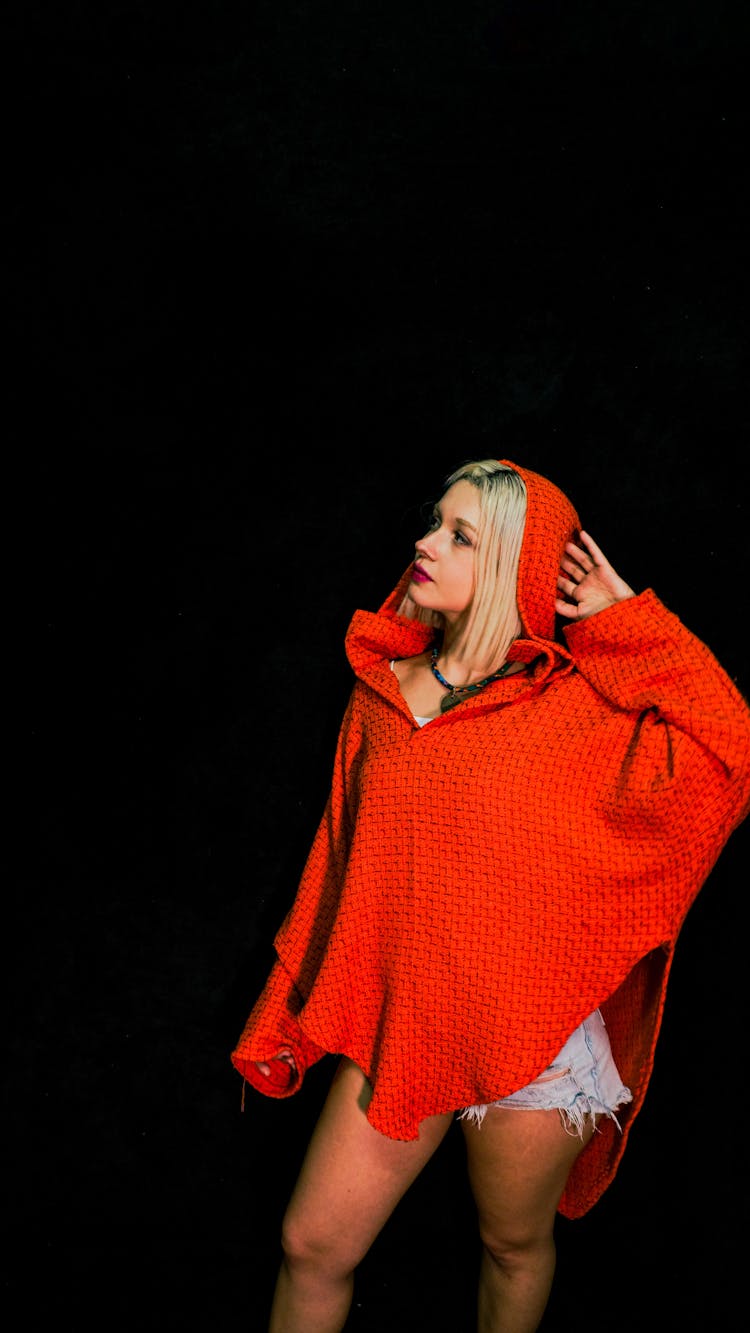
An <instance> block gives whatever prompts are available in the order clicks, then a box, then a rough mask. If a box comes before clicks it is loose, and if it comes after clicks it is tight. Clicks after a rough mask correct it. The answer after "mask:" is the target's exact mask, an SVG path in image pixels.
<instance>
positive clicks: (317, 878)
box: [232, 460, 750, 1333]
mask: <svg viewBox="0 0 750 1333" xmlns="http://www.w3.org/2000/svg"><path fill="white" fill-rule="evenodd" d="M346 649H347V654H348V658H349V661H350V664H351V667H352V669H353V672H354V675H355V682H354V687H353V691H352V694H351V697H350V700H349V703H348V707H347V709H346V713H345V716H344V719H343V722H342V726H341V731H340V735H339V740H338V746H337V752H336V758H335V765H334V772H333V778H332V784H331V791H330V795H329V799H328V802H327V805H326V809H325V812H324V814H323V818H322V820H321V823H320V825H319V828H318V831H317V834H316V836H315V839H314V842H313V846H312V848H311V850H310V853H309V857H308V860H307V864H306V867H305V870H304V873H303V876H302V880H301V883H300V886H299V889H298V893H297V897H296V899H295V902H294V904H293V906H292V908H291V910H290V911H289V913H288V915H287V917H286V919H285V921H284V922H283V924H282V926H281V929H280V930H279V932H278V934H277V936H276V939H275V948H276V953H277V961H276V963H275V965H274V968H273V970H272V973H271V975H270V977H269V980H268V983H267V985H266V987H265V989H264V991H263V993H262V995H261V997H260V998H259V1000H258V1001H257V1003H256V1005H255V1007H254V1009H253V1011H252V1013H251V1015H250V1017H249V1019H248V1022H247V1024H246V1026H245V1029H244V1032H243V1034H242V1036H241V1038H240V1041H239V1042H238V1044H237V1047H236V1049H235V1050H234V1052H233V1054H232V1060H233V1063H234V1065H235V1067H236V1068H237V1069H238V1070H239V1071H240V1072H241V1073H242V1075H243V1078H244V1079H245V1080H247V1081H248V1082H249V1083H251V1084H252V1085H253V1086H254V1087H255V1088H257V1089H259V1090H260V1091H261V1092H264V1093H267V1094H268V1095H270V1096H276V1097H283V1096H287V1095H289V1094H291V1093H293V1092H295V1091H296V1090H297V1089H298V1088H299V1086H300V1084H301V1082H302V1079H303V1077H304V1073H305V1070H306V1069H307V1068H308V1067H309V1066H310V1064H311V1063H312V1062H314V1061H315V1060H318V1059H319V1058H321V1057H322V1056H323V1055H324V1054H326V1053H332V1054H337V1055H338V1056H339V1057H341V1058H340V1061H339V1064H338V1068H337V1072H336V1074H335V1077H334V1079H333V1083H332V1086H331V1090H330V1093H329V1095H328V1098H327V1100H326V1103H325V1105H324V1108H323V1110H322V1113H321V1116H320V1119H319V1122H318V1125H317V1127H316V1129H315V1131H314V1133H313V1136H312V1139H311V1142H310V1145H309V1148H308V1151H307V1155H306V1158H305V1161H304V1163H303V1166H302V1169H301V1172H300V1175H299V1179H298V1181H297V1185H296V1187H295V1189H294V1192H293V1195H292V1199H291V1201H290V1204H289V1207H288V1209H287V1213H286V1217H285V1221H284V1229H283V1262H282V1265H281V1269H280V1273H279V1277H278V1281H277V1286H276V1291H275V1295H274V1301H273V1309H272V1314H271V1323H270V1329H271V1333H282V1330H283V1333H334V1331H335V1330H340V1329H342V1328H343V1327H344V1324H345V1322H346V1318H347V1313H348V1310H349V1308H350V1304H351V1299H352V1289H353V1274H354V1271H355V1269H356V1267H357V1264H358V1263H359V1262H360V1260H361V1259H362V1257H363V1256H364V1255H365V1254H366V1252H367V1250H368V1249H369V1247H370V1245H371V1244H372V1242H373V1240H374V1239H375V1237H376V1236H377V1234H378V1232H379V1231H380V1229H381V1228H382V1226H383V1225H384V1223H385V1222H386V1221H387V1219H388V1217H389V1216H390V1214H391V1213H392V1211H393V1209H394V1208H395V1206H396V1204H397V1203H398V1201H399V1200H400V1199H401V1198H402V1196H403V1195H404V1193H405V1191H406V1190H407V1189H408V1188H409V1186H410V1184H411V1183H412V1181H413V1180H414V1179H415V1177H416V1176H417V1174H418V1173H419V1171H420V1170H421V1169H422V1167H423V1166H424V1165H425V1163H426V1162H427V1161H428V1159H429V1158H430V1157H431V1155H432V1153H433V1152H434V1151H435V1150H436V1148H437V1147H438V1145H439V1144H440V1142H441V1140H442V1139H443V1137H444V1136H445V1134H446V1133H447V1131H448V1129H449V1127H450V1125H451V1123H452V1122H453V1120H454V1119H456V1118H458V1120H459V1122H460V1125H461V1128H462V1130H463V1133H464V1135H465V1140H466V1150H467V1163H468V1171H469V1178H470V1183H471V1188H472V1191H473V1194H474V1198H475V1200H476V1205H477V1210H478V1219H479V1229H480V1234H481V1238H482V1242H483V1259H482V1264H481V1271H480V1283H479V1298H478V1327H479V1329H480V1330H482V1331H483V1333H531V1330H534V1329H536V1328H537V1327H538V1325H539V1322H540V1320H541V1318H542V1314H543V1312H544V1309H545V1306H546V1304H547V1302H548V1298H549V1293H550V1289H551V1284H552V1280H553V1272H554V1264H555V1246H554V1234H553V1233H554V1222H555V1216H556V1213H557V1212H558V1211H560V1212H561V1213H563V1214H564V1215H565V1216H567V1217H579V1216H581V1215H582V1214H583V1213H585V1212H586V1211H587V1210H588V1209H590V1208H591V1207H592V1206H593V1204H594V1203H595V1202H596V1201H597V1199H598V1198H599V1197H600V1196H601V1194H602V1193H603V1192H604V1190H605V1189H606V1188H607V1186H608V1184H609V1183H610V1182H611V1180H612V1178H613V1176H614V1174H615V1172H616V1170H617V1168H618V1165H619V1162H620V1159H621V1157H622V1153H623V1151H624V1147H625V1143H626V1140H627V1136H628V1133H629V1130H630V1127H631V1125H632V1123H633V1120H634V1118H635V1116H636V1115H637V1113H638V1111H639V1109H640V1107H641V1105H642V1103H643V1098H644V1095H645V1092H646V1088H647V1085H648V1082H649V1078H650V1074H651V1070H652V1065H653V1058H654V1049H655V1045H656V1040H657V1036H658V1032H659V1027H660V1023H661V1017H662V1010H663V1005H664V999H665V993H666V986H667V979H668V975H669V969H670V964H671V961H672V956H673V949H674V945H675V941H676V939H677V935H678V933H679V930H680V927H681V924H682V921H683V919H684V917H685V914H686V912H687V911H688V909H689V907H690V905H691V903H692V902H693V900H694V898H695V896H696V894H697V892H698V890H699V889H700V887H701V885H702V884H703V883H704V881H705V879H706V877H707V875H708V873H709V871H710V870H711V867H712V866H713V864H714V863H715V861H716V858H717V857H718V855H719V853H720V851H721V849H722V847H723V846H724V844H725V843H726V841H727V838H728V837H729V836H730V834H731V832H732V831H733V829H734V828H736V826H737V825H738V824H739V822H740V821H741V820H742V819H743V818H744V817H745V815H746V814H747V811H748V808H749V804H750V710H749V709H748V706H747V703H746V701H745V700H744V699H743V697H742V696H741V694H740V693H739V692H738V690H737V689H736V688H735V686H734V685H733V684H732V682H731V680H730V679H729V677H728V676H727V675H726V673H725V672H724V671H723V669H722V667H721V666H720V665H719V664H718V662H717V661H716V659H715V658H714V656H713V654H712V653H711V652H710V651H709V649H708V648H707V647H706V646H705V645H704V644H703V643H701V642H700V641H699V640H698V639H696V638H695V637H694V636H693V635H692V634H691V633H690V632H689V631H688V630H687V629H686V628H685V627H684V626H683V625H682V624H681V622H680V621H679V620H678V619H677V617H676V616H674V615H673V614H672V613H671V612H670V611H668V610H667V608H666V607H665V606H664V605H663V604H662V603H661V602H660V601H659V599H658V598H657V597H656V596H655V594H654V593H653V591H652V590H650V589H647V590H646V591H645V592H643V593H641V594H640V595H637V594H636V593H635V592H634V591H633V589H632V588H630V587H629V586H628V584H627V583H625V582H624V581H623V580H622V579H621V578H620V577H619V575H618V574H617V573H616V572H615V571H614V569H613V568H612V566H611V565H610V564H609V562H608V561H607V559H606V558H605V556H604V555H603V553H602V551H601V550H600V549H599V547H598V546H597V544H596V542H595V541H594V540H593V539H592V538H591V537H590V536H589V535H588V534H587V533H585V532H582V531H581V530H580V524H579V521H578V516H577V514H576V512H575V510H574V509H573V506H572V505H571V504H570V502H569V501H568V499H567V498H566V497H565V496H564V495H563V494H562V492H561V491H559V490H558V489H557V487H556V486H554V485H553V484H552V483H551V482H549V481H548V480H546V479H545V478H543V477H541V476H539V475H538V474H536V473H533V472H530V471H528V470H527V469H525V468H521V467H518V466H517V465H516V464H514V463H511V462H509V461H507V460H504V461H502V462H497V461H495V460H484V461H480V462H476V463H468V464H466V465H465V466H462V467H460V468H458V470H457V471H455V472H454V473H452V475H451V476H450V477H448V479H447V482H446V485H445V489H444V492H443V495H442V498H441V499H440V501H439V503H438V504H437V505H436V506H435V509H434V512H433V516H432V519H431V522H430V524H429V528H428V530H427V532H426V533H425V535H424V537H422V538H421V540H419V541H418V542H417V544H416V552H415V557H414V560H413V562H412V563H411V564H410V566H409V568H408V569H407V570H406V571H405V573H404V575H403V577H402V579H401V580H400V581H399V584H398V586H397V587H396V589H395V590H394V591H393V593H392V594H391V595H390V597H388V598H387V600H386V601H385V602H384V603H383V605H382V606H381V607H380V609H379V610H378V611H377V612H375V613H373V612H368V611H363V610H359V611H356V612H355V614H354V616H353V619H352V621H351V624H350V626H349V629H348V632H347V637H346ZM243 1092H244V1086H243Z"/></svg>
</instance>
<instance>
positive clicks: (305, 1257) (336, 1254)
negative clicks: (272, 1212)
mask: <svg viewBox="0 0 750 1333" xmlns="http://www.w3.org/2000/svg"><path fill="white" fill-rule="evenodd" d="M281 1249H282V1252H283V1254H284V1258H285V1260H286V1263H287V1265H288V1267H290V1268H294V1269H308V1270H318V1271H320V1272H325V1273H326V1274H327V1275H329V1276H334V1275H335V1276H337V1277H344V1276H347V1275H348V1274H350V1273H352V1272H353V1271H354V1269H355V1268H356V1266H357V1264H358V1263H359V1261H360V1259H361V1258H362V1257H363V1256H362V1255H360V1254H358V1253H355V1252H354V1251H353V1250H352V1246H351V1242H350V1239H349V1238H347V1237H345V1236H342V1235H339V1234H337V1233H336V1232H334V1231H331V1230H330V1228H328V1227H326V1226H324V1225H320V1224H316V1223H315V1221H314V1220H312V1219H310V1218H309V1217H303V1216H300V1215H298V1214H296V1213H295V1212H294V1211H292V1210H289V1211H288V1212H287V1213H286V1215H285V1217H284V1220H283V1222H282V1225H281Z"/></svg>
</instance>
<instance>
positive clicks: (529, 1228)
mask: <svg viewBox="0 0 750 1333" xmlns="http://www.w3.org/2000/svg"><path fill="white" fill-rule="evenodd" d="M479 1236H480V1240H481V1242H482V1246H483V1248H484V1250H485V1252H486V1254H487V1255H488V1257H489V1258H490V1259H491V1260H492V1261H493V1263H494V1264H496V1265H497V1267H498V1268H502V1269H505V1270H506V1271H509V1272H510V1271H512V1270H513V1269H514V1268H523V1267H524V1266H525V1265H526V1264H527V1263H528V1262H529V1260H530V1259H531V1258H533V1257H534V1256H536V1255H539V1254H540V1253H543V1252H545V1251H547V1250H548V1249H549V1248H550V1246H552V1245H553V1244H554V1239H553V1228H552V1226H551V1225H549V1226H547V1225H540V1224H539V1223H537V1224H536V1225H531V1224H528V1225H526V1224H524V1222H523V1221H522V1220H519V1219H517V1220H515V1221H514V1222H513V1223H512V1224H511V1225H507V1226H499V1225H497V1224H496V1223H495V1224H492V1223H486V1224H482V1223H481V1222H480V1226H479Z"/></svg>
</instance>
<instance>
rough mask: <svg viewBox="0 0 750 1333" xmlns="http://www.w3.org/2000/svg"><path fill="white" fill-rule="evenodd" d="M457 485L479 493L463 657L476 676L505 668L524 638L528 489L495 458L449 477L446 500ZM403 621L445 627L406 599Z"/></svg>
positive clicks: (438, 618) (466, 466) (432, 614)
mask: <svg viewBox="0 0 750 1333" xmlns="http://www.w3.org/2000/svg"><path fill="white" fill-rule="evenodd" d="M457 481H468V482H470V483H471V485H472V486H476V488H477V490H478V491H479V529H478V532H477V545H476V556H475V560H476V565H475V584H474V596H473V598H472V603H471V607H470V610H469V617H468V621H467V624H466V632H465V634H464V636H463V652H462V657H464V658H469V659H471V661H472V662H473V663H475V665H476V669H477V670H487V671H490V670H492V669H493V668H494V667H495V666H496V664H497V663H499V662H504V661H505V658H506V657H507V654H508V649H509V648H510V645H511V644H512V643H513V640H514V639H517V638H518V637H519V636H520V635H521V634H522V633H523V625H522V623H521V617H520V614H519V611H518V602H517V596H516V590H517V584H518V561H519V557H520V554H521V541H522V539H523V530H524V525H525V523H526V486H525V484H524V481H523V478H522V477H520V476H519V474H518V473H517V472H515V471H514V470H513V468H510V467H507V466H506V465H505V464H504V463H498V462H497V460H496V459H494V458H484V459H481V460H480V461H478V462H473V463H464V464H462V466H461V467H459V468H456V470H455V472H451V474H450V476H448V477H446V479H445V482H444V484H443V494H445V492H446V491H447V490H448V489H449V488H450V487H451V486H454V485H455V483H456V482H457ZM399 609H400V611H401V614H402V615H405V616H408V617H410V618H411V619H414V620H420V621H422V622H423V623H425V624H428V625H435V626H436V627H441V626H442V625H443V617H442V616H441V615H440V614H438V613H436V612H432V611H423V610H422V609H421V608H420V607H418V606H416V605H415V603H414V602H412V600H411V598H409V597H406V598H404V601H403V603H402V605H401V607H400V608H399Z"/></svg>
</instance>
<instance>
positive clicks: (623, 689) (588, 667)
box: [565, 588, 750, 828]
mask: <svg viewBox="0 0 750 1333" xmlns="http://www.w3.org/2000/svg"><path fill="white" fill-rule="evenodd" d="M565 638H566V641H567V644H568V647H569V649H570V651H571V653H572V656H573V660H574V663H575V667H576V669H577V670H578V671H579V672H580V673H581V675H582V676H584V677H585V679H586V680H587V681H588V683H589V684H590V685H591V686H592V688H593V689H595V690H596V692H597V693H598V694H599V695H600V696H603V697H604V698H605V699H606V700H608V701H609V703H610V704H611V705H612V706H613V707H615V708H618V709H622V710H626V711H628V712H630V713H632V714H634V715H636V716H639V717H641V718H644V717H645V716H647V715H650V716H651V717H653V718H654V719H656V720H658V722H659V723H666V726H667V730H668V741H669V746H668V748H669V763H670V767H671V769H672V770H673V773H674V776H675V778H676V780H678V781H679V776H680V773H679V770H680V767H683V769H686V768H687V767H689V768H690V770H691V771H693V772H698V771H700V772H701V774H702V776H703V779H704V781H705V783H706V784H707V789H706V790H707V794H708V788H711V789H713V790H714V791H715V793H716V797H717V801H718V803H719V804H720V805H721V807H722V813H723V817H724V821H725V828H731V827H734V826H736V825H737V824H738V823H739V822H740V821H741V820H742V819H743V818H744V817H745V816H746V815H747V813H748V809H749V808H750V707H748V703H747V700H746V699H745V698H744V696H743V695H742V693H741V692H740V690H739V689H738V688H737V686H736V685H735V684H734V682H733V681H732V680H731V679H730V677H729V676H728V674H727V673H726V671H725V670H724V668H723V667H722V666H721V664H720V663H719V662H718V660H717V658H716V657H715V656H714V654H713V653H712V651H711V649H710V648H708V647H707V645H706V644H705V643H703V642H702V641H701V640H700V639H699V638H697V637H696V636H695V635H694V634H693V633H692V632H691V631H690V630H689V629H687V628H686V626H685V625H683V623H682V621H681V620H680V619H679V618H678V617H677V616H676V615H674V614H673V612H671V611H669V610H668V609H667V608H666V607H665V606H664V604H663V603H662V602H661V601H660V600H659V598H658V597H657V596H656V594H655V593H654V592H653V590H652V589H650V588H649V589H647V590H646V591H645V592H643V593H640V594H639V595H638V596H637V597H633V598H628V599H627V600H625V601H622V602H618V603H616V604H615V605H614V606H612V607H609V608H608V609H607V610H605V611H600V612H598V613H597V614H596V615H593V616H589V617H588V618H587V619H586V620H583V621H581V622H580V623H579V624H574V625H570V626H568V627H566V629H565Z"/></svg>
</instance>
